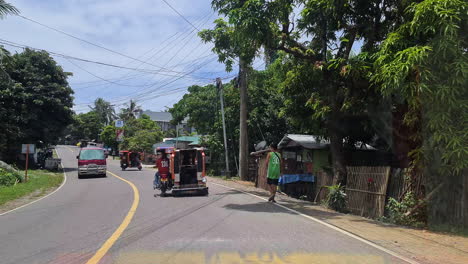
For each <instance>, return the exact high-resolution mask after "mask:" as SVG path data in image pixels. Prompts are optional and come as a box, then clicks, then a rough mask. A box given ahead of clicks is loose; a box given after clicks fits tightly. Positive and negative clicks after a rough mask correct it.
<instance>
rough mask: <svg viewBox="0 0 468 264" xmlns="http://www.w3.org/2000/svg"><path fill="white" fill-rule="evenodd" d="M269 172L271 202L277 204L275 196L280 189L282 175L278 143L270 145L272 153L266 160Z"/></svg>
mask: <svg viewBox="0 0 468 264" xmlns="http://www.w3.org/2000/svg"><path fill="white" fill-rule="evenodd" d="M266 167H267V168H268V171H267V184H268V186H269V188H270V198H269V199H268V201H269V202H273V203H276V201H275V195H276V189H277V188H278V181H279V177H280V175H281V154H280V153H279V152H278V145H277V144H276V143H272V144H270V152H269V153H268V156H267V159H266Z"/></svg>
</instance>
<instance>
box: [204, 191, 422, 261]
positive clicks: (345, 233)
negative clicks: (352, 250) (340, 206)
mask: <svg viewBox="0 0 468 264" xmlns="http://www.w3.org/2000/svg"><path fill="white" fill-rule="evenodd" d="M210 184H214V185H218V186H221V187H224V188H226V189H230V190H234V191H238V192H241V193H243V194H247V195H250V196H253V197H256V198H258V199H261V200H264V201H268V199H266V198H263V197H261V196H258V195H255V194H251V193H248V192H244V191H241V190H239V189H236V188H231V187H228V186H226V185H222V184H219V183H214V182H210ZM272 204H274V205H276V206H279V207H281V208H283V209H285V210H288V211H290V212H293V213H295V214H298V215H300V216H302V217H305V218H307V219H309V220H312V221H314V222H317V223H319V224H322V225H324V226H326V227H328V228H331V229H333V230H335V231H337V232H340V233H342V234H344V235H347V236H349V237H352V238H354V239H357V240H359V241H361V242H363V243H365V244H367V245H369V246H371V247H374V248H376V249H379V250H381V251H383V252H385V253H387V254H389V255H392V256H394V257H396V258H399V259H400V260H403V261H405V262H407V263H410V264H420V263H419V262H417V261H415V260H412V259H409V258H407V257H404V256H402V255H400V254H398V253H396V252H393V251H391V250H389V249H386V248H384V247H382V246H379V245H377V244H375V243H373V242H371V241H369V240H367V239H364V238H362V237H360V236H357V235H355V234H353V233H351V232H348V231H346V230H344V229H341V228H339V227H337V226H334V225H332V224H329V223H327V222H324V221H322V220H320V219H317V218H315V217H313V216H310V215H306V214H303V213H301V212H299V211H296V210H294V209H291V208H289V207H286V206H284V205H281V204H278V203H272Z"/></svg>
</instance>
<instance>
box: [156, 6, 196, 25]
mask: <svg viewBox="0 0 468 264" xmlns="http://www.w3.org/2000/svg"><path fill="white" fill-rule="evenodd" d="M162 1H163V2H164V3H166V5H168V6H169V7H170V8H171V9H172V10H174V12H176V13H177V14H178V15H179V16H180V17H181V18H182V19H183V20H185V22H187V23H189V24H190V25H191V26H192V27H193V28H194V29H196V30H197V31H200V29H198V28H197V27H196V26H195V25H194V24H192V22H190V21H188V19H187V18H185V17H184V16H183V15H182V14H181V13H179V11H177V9H175V8H174V7H173V6H172V5H171V4H169V3H168V2H167V1H166V0H162Z"/></svg>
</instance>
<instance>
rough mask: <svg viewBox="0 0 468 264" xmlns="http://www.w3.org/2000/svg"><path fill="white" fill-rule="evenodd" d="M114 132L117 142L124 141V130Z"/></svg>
mask: <svg viewBox="0 0 468 264" xmlns="http://www.w3.org/2000/svg"><path fill="white" fill-rule="evenodd" d="M116 132H117V137H116V140H117V142H122V141H123V140H124V130H123V129H117V130H116Z"/></svg>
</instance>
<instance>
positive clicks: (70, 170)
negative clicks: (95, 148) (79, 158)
mask: <svg viewBox="0 0 468 264" xmlns="http://www.w3.org/2000/svg"><path fill="white" fill-rule="evenodd" d="M63 170H64V171H65V173H68V172H73V171H77V170H78V168H74V167H72V168H70V167H65V168H63Z"/></svg>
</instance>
